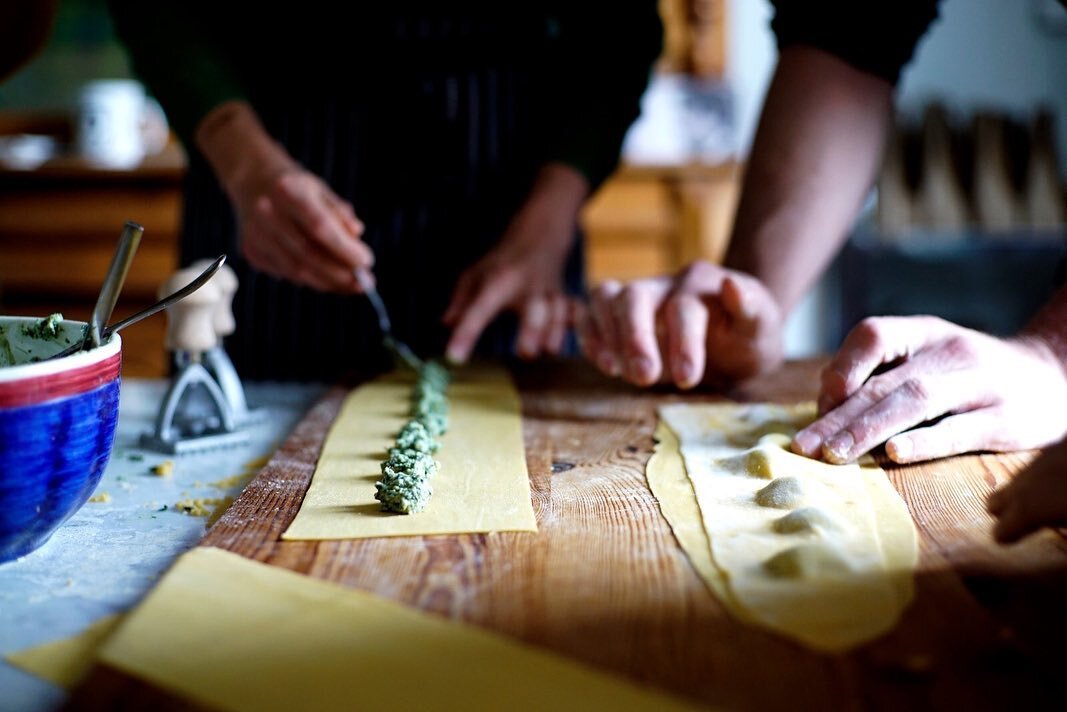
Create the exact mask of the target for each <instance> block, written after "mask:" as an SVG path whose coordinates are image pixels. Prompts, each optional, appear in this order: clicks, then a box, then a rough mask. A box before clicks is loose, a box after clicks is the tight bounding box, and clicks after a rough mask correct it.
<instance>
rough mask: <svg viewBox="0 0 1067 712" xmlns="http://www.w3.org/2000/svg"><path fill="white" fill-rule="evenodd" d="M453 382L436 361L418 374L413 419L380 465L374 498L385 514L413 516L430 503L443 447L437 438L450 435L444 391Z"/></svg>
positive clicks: (412, 411)
mask: <svg viewBox="0 0 1067 712" xmlns="http://www.w3.org/2000/svg"><path fill="white" fill-rule="evenodd" d="M450 381H451V375H450V374H449V372H448V369H447V368H445V367H444V366H442V365H441V364H439V363H437V362H436V361H427V362H426V363H425V364H424V365H423V367H422V368H421V369H420V370H419V376H418V380H417V381H416V383H415V387H414V389H413V390H412V395H411V409H410V411H409V416H410V418H411V419H410V420H408V421H407V422H406V423H405V424H404V427H403V428H401V429H400V432H399V433H397V436H396V443H395V445H394V446H393V447H392V448H390V450H389V459H387V460H385V461H384V462H382V463H381V468H382V478H381V479H380V480H378V481H377V482H375V483H374V487H375V489H376V490H377V491H376V492H375V494H374V498H375V499H377V500H378V501H379V502H381V503H382V510H383V511H386V512H399V513H401V514H414V513H415V512H421V511H422V510H423V509H425V508H426V504H427V503H428V502H429V501H430V496H431V495H432V494H433V488H432V487H431V486H430V478H431V477H433V475H435V474H436V473H437V468H438V464H437V461H436V460H434V459H433V453H435V452H437V450H438V449H439V448H440V447H441V443H440V442H439V441H438V440H437V438H439V437H440V436H441V435H443V434H444V433H445V432H447V431H448V398H447V397H446V396H445V391H446V390H447V389H448V384H449V382H450Z"/></svg>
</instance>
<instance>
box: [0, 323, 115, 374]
mask: <svg viewBox="0 0 1067 712" xmlns="http://www.w3.org/2000/svg"><path fill="white" fill-rule="evenodd" d="M40 320H41V318H40V317H37V316H8V315H4V316H0V324H9V323H14V324H19V323H24V322H37V321H40ZM63 321H64V322H69V323H71V324H80V325H82V326H85V324H86V322H84V321H78V320H77V319H64V320H63ZM121 350H122V337H121V336H119V335H118V334H112V335H111V338H109V339H108V340H107V342H106V343H104V344H101V345H100V346H98V347H96V348H95V349H90V350H89V351H79V352H77V353H74V354H71V355H70V356H64V357H63V358H57V359H54V360H52V361H37V362H34V363H22V364H19V365H17V366H2V367H0V383H11V382H14V381H20V380H22V379H24V378H39V377H41V376H51V375H55V374H57V373H65V372H66V371H72V370H75V369H78V368H83V367H85V366H91V365H93V364H96V363H99V362H101V361H105V360H107V359H109V358H111V357H112V356H114V355H115V354H117V353H119V352H120V351H121Z"/></svg>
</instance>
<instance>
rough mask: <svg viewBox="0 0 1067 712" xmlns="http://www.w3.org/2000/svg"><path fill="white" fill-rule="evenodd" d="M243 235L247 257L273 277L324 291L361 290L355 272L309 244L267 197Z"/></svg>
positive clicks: (255, 210) (260, 203)
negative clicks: (357, 288)
mask: <svg viewBox="0 0 1067 712" xmlns="http://www.w3.org/2000/svg"><path fill="white" fill-rule="evenodd" d="M242 232H243V235H242V249H243V251H244V254H245V255H246V256H247V257H248V259H249V261H250V262H251V263H252V264H253V265H254V266H255V267H256V268H258V269H260V270H262V271H264V272H266V273H268V274H270V275H272V276H275V277H277V278H280V279H287V280H290V281H292V282H295V283H297V284H303V285H305V286H309V287H312V288H314V289H319V290H322V291H334V292H351V291H353V290H354V289H355V288H356V287H357V284H356V279H355V277H354V275H353V274H352V272H350V271H348V270H346V269H345V268H344V266H342V265H340V264H338V263H337V261H336V260H333V259H332V258H330V257H328V256H327V255H325V254H323V253H322V251H321V250H320V249H318V248H316V247H315V246H313V245H309V244H308V242H307V240H306V239H305V238H304V237H303V235H302V233H301V232H300V231H299V229H298V228H297V227H296V226H295V225H293V224H292V223H291V222H290V221H289V220H287V219H286V217H285V215H282V214H280V213H279V212H278V210H277V206H275V204H274V203H273V202H272V201H271V200H270V199H269V198H267V197H266V196H261V197H260V199H259V200H257V201H256V204H255V207H254V209H253V210H252V215H251V216H250V217H249V224H247V225H246V226H245V227H244V228H243V230H242Z"/></svg>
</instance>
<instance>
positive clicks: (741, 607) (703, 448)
mask: <svg viewBox="0 0 1067 712" xmlns="http://www.w3.org/2000/svg"><path fill="white" fill-rule="evenodd" d="M660 415H661V418H662V419H663V421H662V422H661V423H660V426H659V429H658V431H657V435H658V439H659V441H660V442H659V445H658V447H657V450H656V452H655V454H654V455H653V458H652V459H651V460H650V462H649V464H648V468H647V477H648V481H649V485H650V487H651V489H652V491H653V493H654V494H655V495H656V497H657V499H658V500H659V502H660V506H661V508H662V511H663V513H664V516H665V517H666V518H667V520H668V522H669V523H670V524H671V527H672V528H673V530H674V532H675V535H676V537H677V538H678V540H679V542H680V543H681V545H682V547H683V549H684V550H685V551H686V553H687V554H688V555H689V557H690V559H691V561H692V562H693V565H694V567H695V568H696V569H697V571H698V572H699V573H700V574H701V576H702V577H703V578H704V580H705V581H706V582H707V583H708V585H709V587H711V589H712V590H713V591H714V592H715V593H716V595H717V596H718V597H719V598H720V599H721V600H722V601H723V603H724V604H725V605H726V606H727V607H728V608H729V609H730V610H731V611H732V612H733V613H734V614H735V615H737V616H738V617H739V618H741V619H742V620H745V621H747V622H750V623H755V624H759V625H762V626H765V627H768V628H770V629H773V630H775V631H777V632H779V633H782V634H785V635H787V636H789V637H792V638H795V639H796V640H798V641H800V642H802V643H804V644H806V645H808V646H810V647H813V648H816V649H820V650H843V649H846V648H849V647H852V646H854V645H858V644H860V643H863V642H866V641H868V640H870V639H872V638H875V637H877V636H879V635H881V634H883V633H885V632H886V631H887V630H889V629H890V628H892V627H893V626H894V625H895V624H896V621H897V620H898V618H899V616H900V614H901V613H902V611H903V610H904V608H905V607H906V606H907V604H908V603H909V602H910V600H911V597H912V587H913V584H912V572H913V570H914V567H915V564H916V560H917V547H916V533H915V528H914V524H913V522H912V520H911V517H910V515H909V513H908V510H907V507H906V506H905V504H904V502H903V500H901V499H900V497H899V495H898V494H897V493H896V491H895V490H894V489H893V487H892V485H891V484H890V483H889V481H888V479H887V477H886V475H885V472H884V471H882V470H881V469H880V468H879V467H878V466H877V465H876V464H875V463H874V462H873V460H871V459H870V458H867V459H865V460H864V461H863V462H861V463H859V464H853V465H845V466H834V465H828V464H826V463H822V462H818V461H815V460H811V459H809V458H805V457H801V456H799V455H796V454H794V453H792V452H790V451H789V450H788V443H789V440H790V439H791V438H792V436H793V434H795V433H796V431H797V430H798V429H799V428H801V427H803V426H804V425H806V424H807V423H808V422H811V420H812V418H813V416H814V407H813V406H812V405H811V404H802V405H799V406H779V405H771V404H751V405H737V404H712V405H708V404H693V405H691V404H673V405H669V406H665V407H663V408H662V409H661V410H660ZM668 426H669V427H668Z"/></svg>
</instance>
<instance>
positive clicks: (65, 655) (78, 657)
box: [6, 615, 122, 690]
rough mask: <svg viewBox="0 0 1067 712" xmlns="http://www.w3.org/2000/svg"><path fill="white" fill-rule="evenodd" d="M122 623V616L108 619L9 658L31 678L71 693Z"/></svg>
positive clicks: (113, 616)
mask: <svg viewBox="0 0 1067 712" xmlns="http://www.w3.org/2000/svg"><path fill="white" fill-rule="evenodd" d="M121 622H122V616H121V615H112V616H105V617H104V618H101V619H100V620H98V621H96V622H95V623H93V624H92V625H90V626H89V627H88V628H86V629H85V630H84V631H82V632H81V633H79V634H78V635H74V636H71V637H69V638H64V639H62V640H56V641H51V642H48V643H44V644H43V645H37V646H34V647H32V648H27V649H26V650H21V651H19V652H17V653H12V654H10V655H8V656H6V659H7V661H8V662H9V663H11V664H12V665H14V666H15V667H17V668H21V669H22V670H25V671H26V672H28V673H30V674H31V675H36V676H37V677H39V678H42V679H44V680H48V681H49V682H51V683H54V684H56V685H59V686H60V687H64V688H66V689H68V690H69V689H72V688H73V687H75V686H76V685H77V684H78V683H79V682H81V679H82V678H83V677H85V675H86V673H88V672H89V670H90V669H91V668H92V666H93V661H94V660H95V659H96V652H97V649H98V648H99V647H100V646H101V645H102V644H103V642H104V641H105V640H107V637H108V636H109V635H111V633H112V632H113V631H114V630H115V628H117V627H118V625H119V623H121Z"/></svg>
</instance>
